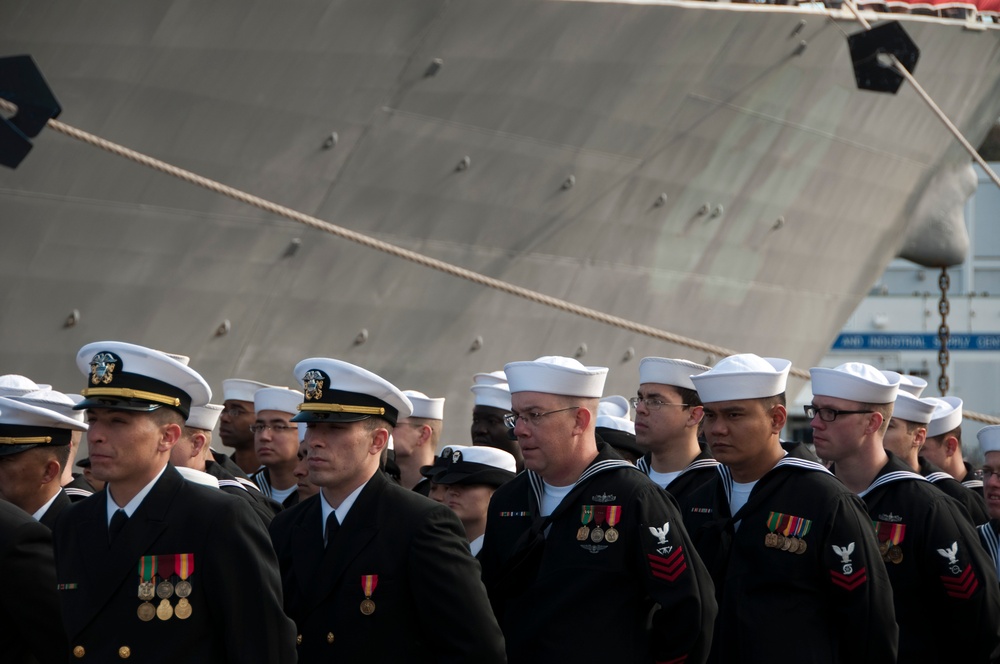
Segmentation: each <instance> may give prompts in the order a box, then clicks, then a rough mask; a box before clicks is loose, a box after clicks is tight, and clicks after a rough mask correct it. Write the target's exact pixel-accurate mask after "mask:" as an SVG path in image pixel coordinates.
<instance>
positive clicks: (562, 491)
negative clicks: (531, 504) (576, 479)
mask: <svg viewBox="0 0 1000 664" xmlns="http://www.w3.org/2000/svg"><path fill="white" fill-rule="evenodd" d="M572 489H573V485H572V484H570V485H569V486H553V485H551V484H549V483H548V482H545V481H543V482H542V504H541V505H539V506H538V509H539V511H540V512H541V514H542V516H548V515H550V514H552V513H553V512H554V511H555V509H556V508H557V507H559V503H561V502H562V499H563V498H565V497H566V496H567V495H568V494H569V492H570V491H571V490H572Z"/></svg>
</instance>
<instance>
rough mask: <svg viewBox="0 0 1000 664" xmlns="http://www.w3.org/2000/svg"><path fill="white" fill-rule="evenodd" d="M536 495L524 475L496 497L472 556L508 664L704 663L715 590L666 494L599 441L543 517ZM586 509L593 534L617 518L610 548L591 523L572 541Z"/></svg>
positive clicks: (535, 481) (533, 478)
mask: <svg viewBox="0 0 1000 664" xmlns="http://www.w3.org/2000/svg"><path fill="white" fill-rule="evenodd" d="M541 491H542V480H541V478H540V477H539V476H538V475H537V474H536V473H533V472H531V471H524V472H522V473H521V474H519V475H518V476H517V477H515V478H514V479H513V480H511V481H510V482H508V483H507V484H505V485H504V486H502V487H500V488H499V489H497V491H496V493H495V494H493V499H492V500H491V501H490V506H489V512H488V516H487V522H486V537H485V540H484V543H483V549H482V552H481V553H480V556H479V559H480V562H481V563H482V565H483V581H484V582H485V583H486V586H487V590H488V591H489V593H490V600H491V601H492V602H493V606H494V610H495V612H496V614H497V617H498V619H499V620H500V626H501V628H502V629H503V630H504V636H505V638H506V639H507V657H508V659H509V661H511V662H546V663H551V662H652V661H660V662H668V661H669V662H682V661H683V662H689V663H694V662H703V661H704V660H705V658H706V657H707V655H708V649H709V644H710V643H711V639H712V623H713V620H714V618H715V612H716V604H715V598H714V589H713V587H712V582H711V579H710V578H709V576H708V573H707V571H706V570H705V567H704V565H703V564H702V562H701V560H700V559H699V558H698V555H697V554H696V553H695V551H694V549H693V547H692V546H691V542H690V539H689V538H688V535H687V533H686V532H685V530H684V526H683V524H682V523H681V519H680V514H679V513H678V510H677V505H676V503H675V502H674V501H673V499H672V498H671V497H670V495H669V494H667V493H666V492H665V491H663V490H662V489H661V488H660V487H658V486H657V485H656V484H654V483H653V482H651V481H650V480H649V478H648V477H646V476H645V475H644V474H643V473H642V472H640V471H639V470H638V469H637V468H636V467H635V466H633V465H632V464H630V463H628V462H626V461H622V460H620V459H617V458H616V455H615V454H614V452H613V451H612V450H611V449H610V447H608V446H607V445H606V444H605V443H598V456H597V458H596V459H595V460H594V461H593V463H591V464H590V466H588V468H587V469H586V470H585V471H584V472H583V474H582V475H581V476H580V479H579V480H578V481H577V483H576V485H575V486H574V488H573V489H572V490H571V491H570V493H569V494H568V495H567V496H566V497H565V498H564V499H563V500H562V502H561V503H560V504H559V505H558V506H557V507H556V509H555V511H554V512H553V513H552V514H551V515H550V516H549V517H541V516H539V503H540V496H541ZM588 507H589V508H591V509H592V512H596V511H597V510H600V511H601V512H603V513H604V518H603V524H601V531H602V533H604V532H609V531H608V530H607V529H608V528H609V523H608V521H607V516H606V515H607V511H608V509H609V508H611V507H617V508H618V510H619V512H618V516H619V517H620V520H618V521H617V523H616V525H614V528H615V529H616V530H617V532H618V536H617V539H616V540H615V541H611V540H608V539H606V538H602V539H598V538H594V537H592V535H593V532H594V530H596V529H597V525H598V523H597V517H594V518H592V519H591V520H590V521H589V525H588V526H587V527H588V528H590V532H589V533H588V535H587V536H586V537H585V539H583V540H581V539H580V538H579V534H580V532H581V531H580V529H581V526H583V525H584V524H583V514H584V509H585V508H588ZM656 604H659V607H660V608H659V609H657V610H655V611H654V608H655V605H656ZM651 612H652V615H651Z"/></svg>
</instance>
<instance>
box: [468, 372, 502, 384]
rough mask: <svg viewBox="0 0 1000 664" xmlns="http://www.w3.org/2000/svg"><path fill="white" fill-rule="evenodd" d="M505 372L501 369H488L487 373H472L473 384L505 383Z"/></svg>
mask: <svg viewBox="0 0 1000 664" xmlns="http://www.w3.org/2000/svg"><path fill="white" fill-rule="evenodd" d="M506 382H507V374H505V373H504V372H503V371H500V370H498V371H490V372H489V373H477V374H473V375H472V384H473V385H496V384H497V383H506Z"/></svg>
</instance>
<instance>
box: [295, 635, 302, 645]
mask: <svg viewBox="0 0 1000 664" xmlns="http://www.w3.org/2000/svg"><path fill="white" fill-rule="evenodd" d="M295 645H297V646H301V645H302V635H301V634H299V635H298V636H296V637H295Z"/></svg>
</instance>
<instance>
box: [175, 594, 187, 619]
mask: <svg viewBox="0 0 1000 664" xmlns="http://www.w3.org/2000/svg"><path fill="white" fill-rule="evenodd" d="M174 614H175V615H176V616H177V618H178V619H180V620H187V619H188V618H190V617H191V603H190V602H188V601H187V597H182V598H181V601H179V602H177V608H176V609H174Z"/></svg>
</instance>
